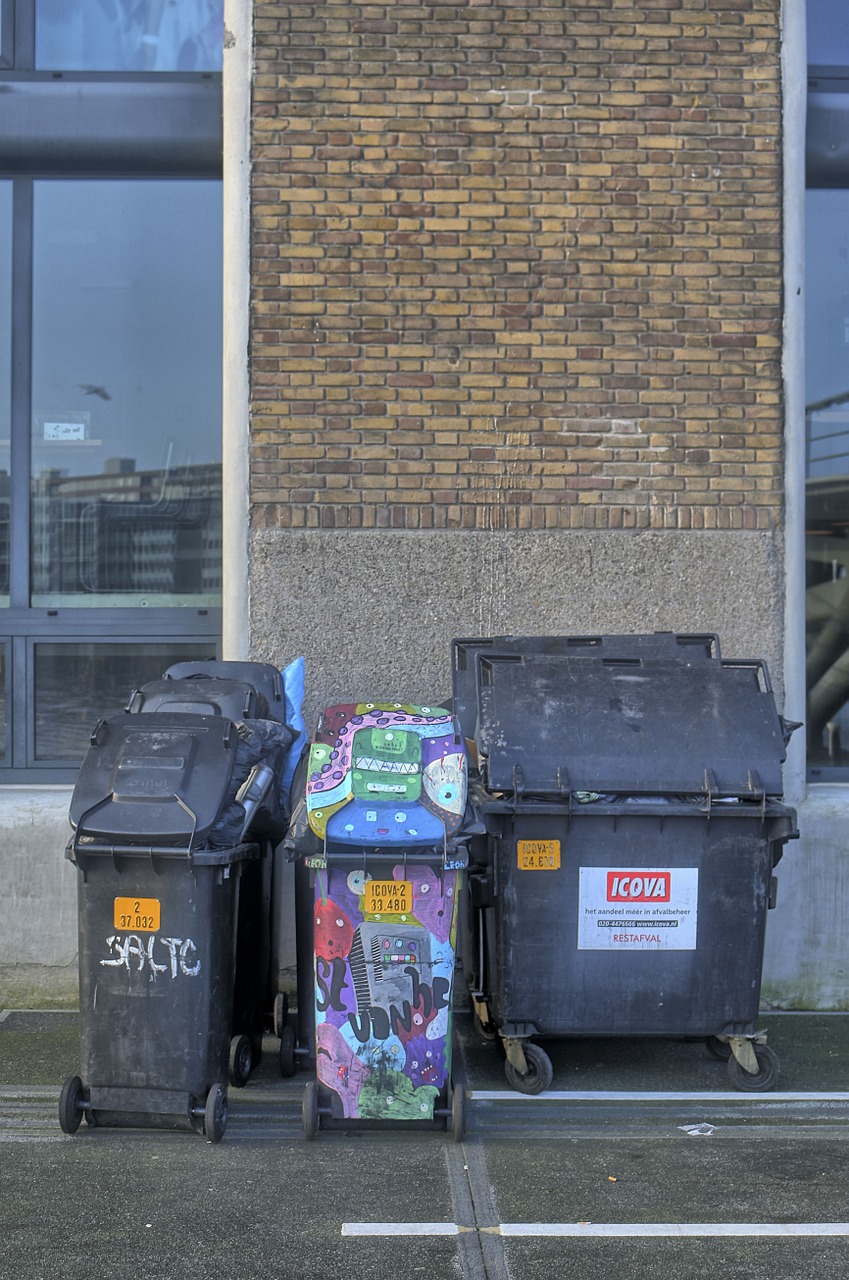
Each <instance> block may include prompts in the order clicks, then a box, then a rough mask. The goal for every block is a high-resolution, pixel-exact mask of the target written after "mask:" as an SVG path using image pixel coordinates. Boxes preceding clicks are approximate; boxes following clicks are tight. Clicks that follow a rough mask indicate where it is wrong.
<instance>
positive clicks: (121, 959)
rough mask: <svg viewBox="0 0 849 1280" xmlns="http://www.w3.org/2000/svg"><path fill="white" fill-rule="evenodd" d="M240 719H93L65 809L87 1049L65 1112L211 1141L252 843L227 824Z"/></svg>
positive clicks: (69, 1118)
mask: <svg viewBox="0 0 849 1280" xmlns="http://www.w3.org/2000/svg"><path fill="white" fill-rule="evenodd" d="M237 749H238V734H237V732H236V726H235V725H234V724H233V723H232V722H231V721H230V720H228V719H226V718H225V717H222V716H205V715H189V714H167V713H160V714H157V715H155V716H139V715H130V714H125V715H122V716H114V717H111V718H109V719H106V720H102V721H100V722H98V724H97V726H96V727H95V729H94V731H93V733H92V736H91V745H90V748H89V751H88V753H87V755H86V757H85V759H84V760H83V763H82V766H81V768H80V772H79V775H78V778H77V783H76V786H75V788H74V793H73V797H72V800H71V807H70V821H71V825H72V827H73V828H74V834H73V836H72V838H71V840H70V842H69V845H68V849H67V856H68V857H69V859H70V860H71V861H72V862H73V863H74V864H75V866H76V867H77V869H78V871H79V879H78V899H79V913H78V914H79V976H80V1055H81V1070H80V1074H79V1075H78V1076H72V1077H70V1078H69V1079H68V1080H66V1081H65V1084H64V1086H63V1088H62V1094H61V1099H60V1106H59V1120H60V1124H61V1127H62V1129H63V1130H64V1131H65V1132H66V1133H73V1132H75V1131H76V1130H77V1129H78V1127H79V1124H80V1121H81V1120H82V1118H83V1117H85V1119H86V1120H87V1122H88V1123H89V1124H90V1125H141V1126H151V1127H162V1128H178V1129H179V1128H184V1129H190V1130H195V1131H196V1132H199V1133H204V1134H205V1135H206V1137H207V1138H208V1139H209V1140H210V1141H212V1142H217V1141H219V1140H220V1138H221V1137H222V1136H223V1133H224V1130H225V1128H226V1124H227V1078H228V1058H229V1050H230V1040H231V1023H232V1011H233V983H234V972H235V963H236V943H237V921H238V918H239V886H240V879H241V874H242V871H243V869H244V868H245V867H246V866H247V865H249V863H250V862H251V860H253V859H255V858H257V857H258V849H257V846H256V845H255V844H251V843H242V842H241V841H237V842H235V843H231V844H228V843H226V842H225V843H224V844H223V845H222V843H221V840H220V838H219V836H220V834H221V832H222V831H223V832H224V834H225V836H226V835H229V834H230V821H231V817H230V809H229V805H228V801H229V800H230V798H231V797H230V790H231V782H232V777H233V770H234V765H235V761H236V756H237Z"/></svg>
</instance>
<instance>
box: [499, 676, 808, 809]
mask: <svg viewBox="0 0 849 1280" xmlns="http://www.w3.org/2000/svg"><path fill="white" fill-rule="evenodd" d="M476 663H477V665H478V672H477V689H478V727H477V745H478V750H479V753H480V755H481V757H482V758H483V759H484V761H485V769H486V774H485V776H486V781H487V786H488V788H489V790H491V791H493V790H494V791H522V790H524V791H527V792H531V793H540V794H544V795H551V794H554V795H558V794H559V795H563V794H565V793H568V792H572V791H588V792H602V793H609V792H613V793H617V794H620V795H621V794H641V795H669V794H696V793H700V792H706V791H709V792H710V793H711V794H713V795H716V796H727V797H738V798H748V799H752V798H753V797H757V798H760V797H762V796H764V795H766V796H780V795H781V793H782V779H781V763H782V761H783V760H784V757H785V738H784V722H783V721H782V720H781V717H780V716H779V715H778V712H777V709H776V706H775V700H774V697H773V694H772V689H771V687H770V683H769V675H768V672H767V670H766V666H765V664H764V663H763V662H760V661H756V660H755V661H740V662H733V661H731V662H729V661H718V662H713V661H710V662H702V661H697V662H692V663H686V662H680V661H674V660H670V659H665V658H661V657H656V656H650V657H629V658H618V657H616V658H610V657H607V658H604V657H603V658H601V659H596V658H592V657H587V656H585V655H577V656H576V655H571V656H563V657H560V658H549V659H547V660H545V661H540V660H538V659H536V660H535V659H534V658H533V657H531V658H527V657H524V656H522V655H520V654H485V653H478V654H477V655H476Z"/></svg>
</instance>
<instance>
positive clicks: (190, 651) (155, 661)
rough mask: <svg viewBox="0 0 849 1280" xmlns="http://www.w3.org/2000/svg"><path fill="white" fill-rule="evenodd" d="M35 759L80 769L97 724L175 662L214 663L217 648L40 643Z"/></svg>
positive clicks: (176, 644) (37, 656)
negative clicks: (203, 660) (198, 660)
mask: <svg viewBox="0 0 849 1280" xmlns="http://www.w3.org/2000/svg"><path fill="white" fill-rule="evenodd" d="M34 649H35V664H34V665H35V759H36V760H41V761H43V760H57V761H59V760H61V761H69V762H72V763H73V764H75V765H79V763H80V761H81V760H82V758H83V756H84V755H85V753H86V749H87V747H88V743H89V735H90V734H91V731H92V729H93V728H94V726H95V724H96V723H97V721H98V720H99V719H101V718H105V717H107V716H111V715H118V714H120V712H121V711H123V710H124V708H125V706H126V705H127V700H128V698H129V696H130V694H131V693H132V691H133V689H134V688H137V687H138V686H139V685H142V684H146V683H147V682H148V681H149V680H158V679H159V678H160V677H161V675H162V674H163V672H164V671H165V669H166V668H167V667H169V666H171V664H172V663H175V662H184V661H190V660H191V659H194V658H212V657H214V656H215V645H214V644H210V645H208V646H207V647H204V646H203V645H197V644H194V645H181V644H179V643H175V644H144V643H142V644H132V643H126V644H121V643H114V644H97V643H93V644H87V643H84V644H58V643H57V644H52V643H51V644H36V645H35V646H34Z"/></svg>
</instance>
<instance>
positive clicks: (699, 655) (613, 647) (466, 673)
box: [451, 631, 720, 738]
mask: <svg viewBox="0 0 849 1280" xmlns="http://www.w3.org/2000/svg"><path fill="white" fill-rule="evenodd" d="M479 653H482V654H496V653H508V654H511V653H517V654H521V655H522V656H524V657H526V658H531V657H535V656H536V657H539V658H540V659H542V658H547V657H553V658H562V657H578V656H584V657H595V658H639V657H643V658H647V657H652V656H654V657H665V658H669V659H675V660H679V661H681V662H696V661H713V662H718V661H719V659H720V652H719V636H717V635H716V634H714V633H713V632H698V633H689V632H677V631H654V632H645V633H637V634H634V635H578V636H515V635H508V636H488V637H483V636H481V637H478V638H476V639H455V640H452V642H451V672H452V680H453V689H452V692H453V710H454V714H455V715H456V717H457V719H458V720H459V721H460V724H461V726H462V729H463V733H464V735H465V736H466V737H467V738H472V737H474V734H475V728H476V725H477V714H478V706H477V670H478V668H477V662H476V658H477V655H478V654H479Z"/></svg>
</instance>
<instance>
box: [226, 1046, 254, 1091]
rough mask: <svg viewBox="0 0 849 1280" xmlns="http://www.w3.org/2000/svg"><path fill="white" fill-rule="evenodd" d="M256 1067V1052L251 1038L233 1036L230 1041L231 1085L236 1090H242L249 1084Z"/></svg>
mask: <svg viewBox="0 0 849 1280" xmlns="http://www.w3.org/2000/svg"><path fill="white" fill-rule="evenodd" d="M253 1066H254V1051H253V1045H252V1044H251V1038H250V1036H233V1039H232V1040H231V1041H230V1069H229V1072H228V1074H229V1077H230V1083H231V1085H233V1087H234V1089H242V1088H244V1086H245V1085H246V1084H247V1083H248V1080H249V1079H250V1075H251V1072H252V1071H253Z"/></svg>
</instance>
